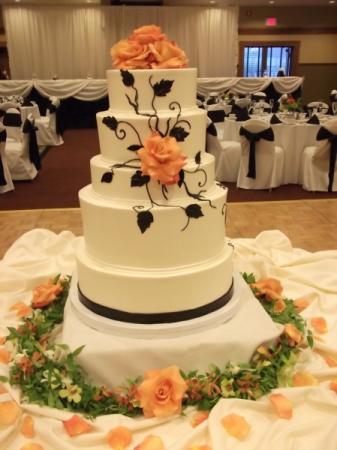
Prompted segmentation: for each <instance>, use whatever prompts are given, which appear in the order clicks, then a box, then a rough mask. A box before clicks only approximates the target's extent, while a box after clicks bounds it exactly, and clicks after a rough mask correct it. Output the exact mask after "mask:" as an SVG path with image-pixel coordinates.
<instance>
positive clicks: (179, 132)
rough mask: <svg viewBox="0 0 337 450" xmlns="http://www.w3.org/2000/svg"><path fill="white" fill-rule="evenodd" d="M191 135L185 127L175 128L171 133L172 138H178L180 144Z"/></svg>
mask: <svg viewBox="0 0 337 450" xmlns="http://www.w3.org/2000/svg"><path fill="white" fill-rule="evenodd" d="M189 134H190V133H188V132H187V131H186V130H185V129H184V128H183V127H174V128H172V130H171V131H170V136H172V137H174V138H176V140H177V141H178V142H182V141H184V140H185V138H186V137H187V136H188V135H189Z"/></svg>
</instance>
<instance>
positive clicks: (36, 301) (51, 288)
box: [32, 282, 63, 308]
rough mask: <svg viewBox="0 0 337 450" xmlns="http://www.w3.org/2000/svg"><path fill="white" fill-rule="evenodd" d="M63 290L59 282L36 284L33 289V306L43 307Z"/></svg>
mask: <svg viewBox="0 0 337 450" xmlns="http://www.w3.org/2000/svg"><path fill="white" fill-rule="evenodd" d="M62 291H63V287H62V286H61V285H60V284H52V283H50V282H49V283H46V284H41V285H40V286H37V287H36V288H35V289H34V291H33V300H32V307H33V308H43V307H44V306H47V305H49V304H50V303H52V302H53V301H54V300H55V299H56V297H57V296H58V295H59V294H60V293H61V292H62Z"/></svg>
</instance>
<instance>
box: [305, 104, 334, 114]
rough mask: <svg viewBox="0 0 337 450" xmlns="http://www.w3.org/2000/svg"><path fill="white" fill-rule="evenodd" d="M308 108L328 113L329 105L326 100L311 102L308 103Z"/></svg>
mask: <svg viewBox="0 0 337 450" xmlns="http://www.w3.org/2000/svg"><path fill="white" fill-rule="evenodd" d="M307 109H308V110H311V111H313V110H314V109H317V111H319V112H322V113H323V114H326V113H327V112H328V111H329V105H328V104H327V103H324V102H319V101H318V102H310V103H308V104H307Z"/></svg>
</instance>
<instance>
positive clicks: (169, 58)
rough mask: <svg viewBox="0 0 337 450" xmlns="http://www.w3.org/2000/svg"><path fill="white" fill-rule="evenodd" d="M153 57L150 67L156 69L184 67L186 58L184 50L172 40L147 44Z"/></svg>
mask: <svg viewBox="0 0 337 450" xmlns="http://www.w3.org/2000/svg"><path fill="white" fill-rule="evenodd" d="M149 47H150V50H151V52H152V53H153V55H154V57H155V61H154V62H153V63H152V67H153V68H156V69H175V68H177V69H179V68H181V67H186V66H187V63H188V59H187V58H186V55H185V52H184V51H183V50H181V48H179V47H178V46H177V44H176V43H175V42H174V41H168V40H164V41H157V42H155V43H154V44H150V45H149Z"/></svg>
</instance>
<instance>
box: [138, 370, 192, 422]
mask: <svg viewBox="0 0 337 450" xmlns="http://www.w3.org/2000/svg"><path fill="white" fill-rule="evenodd" d="M186 389H187V384H186V382H185V380H183V378H182V377H181V375H180V372H179V369H178V367H177V366H170V367H167V368H166V369H162V370H151V371H149V372H147V373H146V374H145V377H144V381H143V382H142V383H141V384H140V386H138V389H137V394H138V397H139V399H140V406H141V408H142V409H143V413H144V416H145V417H153V416H155V417H168V416H170V415H172V414H178V413H180V411H181V403H182V399H183V395H184V393H185V391H186Z"/></svg>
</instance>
